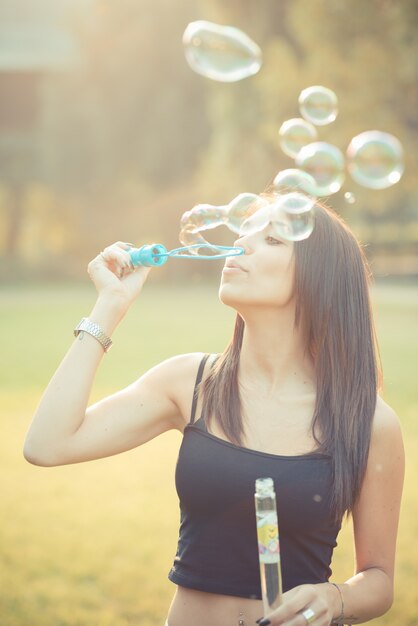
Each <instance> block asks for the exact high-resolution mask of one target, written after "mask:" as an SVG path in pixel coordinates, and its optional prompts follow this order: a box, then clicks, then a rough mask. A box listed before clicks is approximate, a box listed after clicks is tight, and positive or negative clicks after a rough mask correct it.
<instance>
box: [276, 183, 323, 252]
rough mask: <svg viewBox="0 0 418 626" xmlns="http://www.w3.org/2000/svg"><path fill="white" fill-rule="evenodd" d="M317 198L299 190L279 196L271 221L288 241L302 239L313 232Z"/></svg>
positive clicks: (280, 234)
mask: <svg viewBox="0 0 418 626" xmlns="http://www.w3.org/2000/svg"><path fill="white" fill-rule="evenodd" d="M314 205H315V200H314V198H310V197H308V196H306V195H305V194H303V193H299V192H298V191H291V192H290V193H287V194H284V195H282V196H279V197H278V198H277V200H276V201H275V203H274V206H273V207H272V210H271V223H272V226H273V228H274V230H275V231H276V233H277V234H278V235H279V237H282V238H283V239H286V240H288V241H302V240H303V239H307V238H308V237H309V235H310V234H311V233H312V231H313V228H314V224H315V216H314V211H313V208H314Z"/></svg>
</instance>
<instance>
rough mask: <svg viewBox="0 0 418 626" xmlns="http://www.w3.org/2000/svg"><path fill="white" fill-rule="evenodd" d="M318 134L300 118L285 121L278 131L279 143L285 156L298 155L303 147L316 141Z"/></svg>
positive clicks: (313, 127)
mask: <svg viewBox="0 0 418 626" xmlns="http://www.w3.org/2000/svg"><path fill="white" fill-rule="evenodd" d="M317 138H318V133H317V131H316V128H315V126H313V125H312V124H310V123H309V122H307V121H306V120H303V119H302V118H300V117H294V118H292V119H290V120H286V121H285V122H283V124H282V125H281V126H280V129H279V143H280V147H281V149H282V150H283V152H284V153H285V154H288V155H289V156H291V157H295V156H297V155H298V153H299V151H300V149H301V148H303V146H306V145H307V144H308V143H312V142H313V141H316V140H317Z"/></svg>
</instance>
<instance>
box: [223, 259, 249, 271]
mask: <svg viewBox="0 0 418 626" xmlns="http://www.w3.org/2000/svg"><path fill="white" fill-rule="evenodd" d="M222 271H223V272H224V273H225V274H235V273H237V272H246V271H247V270H245V269H244V268H243V267H241V266H240V265H238V263H231V262H230V261H229V262H227V263H225V265H224V268H223V270H222Z"/></svg>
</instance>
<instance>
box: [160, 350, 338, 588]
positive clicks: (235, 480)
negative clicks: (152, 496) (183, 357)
mask: <svg viewBox="0 0 418 626" xmlns="http://www.w3.org/2000/svg"><path fill="white" fill-rule="evenodd" d="M206 359H207V356H206V357H205V358H204V359H203V360H202V362H201V363H200V367H199V371H198V375H197V379H196V385H195V393H194V398H193V405H192V416H191V420H190V423H189V424H188V425H187V426H186V428H185V430H184V436H183V441H182V444H181V447H180V451H179V457H178V461H177V466H176V489H177V493H178V496H179V500H180V535H179V541H178V549H177V554H176V557H175V559H174V564H173V567H172V568H171V570H170V572H169V575H168V577H169V579H170V580H171V581H172V582H174V583H176V584H178V585H181V586H183V587H188V588H190V589H197V590H200V591H206V592H210V593H217V594H224V595H232V596H239V597H244V598H256V599H261V584H260V569H259V561H258V544H257V532H256V521H255V505H254V491H255V480H256V479H257V478H260V477H267V476H269V477H271V478H273V480H274V485H275V489H276V496H277V512H278V520H279V535H280V552H281V568H282V578H283V591H287V590H288V589H291V588H293V587H295V586H296V585H301V584H304V583H322V582H326V581H327V580H328V578H329V577H330V575H331V569H330V563H331V557H332V552H333V549H334V547H335V546H336V545H337V542H336V539H337V535H338V532H339V530H340V527H341V524H340V523H335V521H334V520H333V517H332V513H331V506H330V501H331V480H332V464H331V458H330V457H329V456H327V455H324V454H319V453H311V454H304V455H300V456H281V455H276V454H269V453H264V452H258V451H256V450H250V449H248V448H244V447H241V446H237V445H235V444H232V443H229V442H227V441H224V440H223V439H220V438H219V437H216V436H214V435H212V434H210V433H208V432H207V429H206V425H205V420H204V411H202V416H201V417H200V418H199V419H198V420H197V421H196V422H194V417H195V411H196V402H197V393H196V388H197V385H198V383H199V382H200V380H201V377H202V373H203V369H204V366H205V362H206Z"/></svg>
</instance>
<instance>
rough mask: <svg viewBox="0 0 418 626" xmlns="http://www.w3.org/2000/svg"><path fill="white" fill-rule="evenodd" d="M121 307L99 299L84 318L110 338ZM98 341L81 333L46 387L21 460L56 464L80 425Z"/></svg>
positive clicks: (99, 357)
mask: <svg viewBox="0 0 418 626" xmlns="http://www.w3.org/2000/svg"><path fill="white" fill-rule="evenodd" d="M125 310H126V309H125V307H124V306H122V305H121V303H120V302H119V301H115V300H114V299H111V298H109V297H99V298H98V300H97V302H96V304H95V306H94V308H93V310H92V311H91V313H90V315H89V316H88V317H89V319H90V320H92V321H93V322H95V323H96V324H98V325H99V326H100V327H101V328H102V329H103V331H104V332H105V334H106V335H108V336H111V335H112V333H113V331H114V330H115V328H116V326H117V324H118V323H119V322H120V320H121V319H122V317H123V316H124V314H125ZM103 354H104V350H103V347H102V346H101V344H100V343H99V341H97V339H95V338H94V337H93V336H91V335H89V334H88V333H85V332H81V333H80V334H79V335H78V337H77V338H76V339H75V340H74V342H73V344H72V346H71V347H70V349H69V350H68V352H67V354H66V356H65V357H64V359H63V361H62V362H61V364H60V366H59V367H58V369H57V371H56V372H55V374H54V376H53V377H52V379H51V381H50V383H49V385H48V387H47V388H46V390H45V392H44V394H43V396H42V398H41V401H40V403H39V406H38V408H37V410H36V413H35V415H34V417H33V420H32V423H31V425H30V428H29V430H28V433H27V436H26V439H25V445H24V455H25V458H26V459H27V460H28V461H30V462H31V463H35V464H37V465H55V464H57V463H59V457H60V450H62V449H63V448H64V447H65V445H66V442H67V441H68V439H69V438H70V437H71V436H72V435H73V434H74V433H75V432H76V430H77V429H78V428H79V427H80V425H81V424H82V422H83V420H84V417H85V413H86V408H87V404H88V401H89V397H90V393H91V389H92V386H93V381H94V378H95V375H96V372H97V369H98V367H99V364H100V362H101V360H102V358H103Z"/></svg>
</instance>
